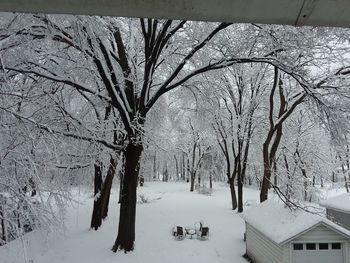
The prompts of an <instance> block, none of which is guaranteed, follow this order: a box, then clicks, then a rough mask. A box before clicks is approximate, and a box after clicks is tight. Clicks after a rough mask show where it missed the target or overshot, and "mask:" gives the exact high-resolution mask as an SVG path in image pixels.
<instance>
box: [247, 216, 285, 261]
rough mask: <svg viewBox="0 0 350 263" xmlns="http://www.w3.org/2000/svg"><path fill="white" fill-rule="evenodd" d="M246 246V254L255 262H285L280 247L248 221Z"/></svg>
mask: <svg viewBox="0 0 350 263" xmlns="http://www.w3.org/2000/svg"><path fill="white" fill-rule="evenodd" d="M246 246H247V254H248V256H249V257H250V258H252V259H253V260H254V262H256V263H285V262H283V252H282V248H281V247H280V246H279V245H277V244H276V243H274V242H273V241H272V240H270V239H269V238H267V237H266V236H265V235H263V234H261V233H260V232H259V231H258V230H256V229H255V228H253V227H252V226H251V225H249V224H248V223H246ZM286 263H287V262H286Z"/></svg>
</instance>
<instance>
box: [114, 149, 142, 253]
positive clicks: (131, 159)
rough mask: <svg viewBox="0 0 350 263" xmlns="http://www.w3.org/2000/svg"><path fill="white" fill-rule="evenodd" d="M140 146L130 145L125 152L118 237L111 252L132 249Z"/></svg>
mask: <svg viewBox="0 0 350 263" xmlns="http://www.w3.org/2000/svg"><path fill="white" fill-rule="evenodd" d="M142 150H143V147H142V144H137V145H135V144H132V143H130V144H129V145H128V146H127V147H126V150H125V171H124V176H123V182H122V183H123V188H122V196H121V202H120V214H119V227H118V236H117V239H116V240H115V243H114V245H113V248H112V251H113V252H116V251H117V250H122V249H123V250H124V251H125V252H128V251H132V250H133V249H134V241H135V220H136V190H137V179H138V174H139V170H140V167H139V162H140V157H141V153H142Z"/></svg>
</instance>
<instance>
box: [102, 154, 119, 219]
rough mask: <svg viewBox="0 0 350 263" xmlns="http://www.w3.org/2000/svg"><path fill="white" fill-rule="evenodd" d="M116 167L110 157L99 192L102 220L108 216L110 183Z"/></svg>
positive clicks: (114, 160) (115, 163)
mask: <svg viewBox="0 0 350 263" xmlns="http://www.w3.org/2000/svg"><path fill="white" fill-rule="evenodd" d="M116 166H117V162H116V159H114V158H113V157H112V156H111V158H110V163H109V168H108V171H107V175H106V179H105V181H104V183H103V186H102V191H101V217H102V219H105V218H106V217H107V216H108V206H109V198H110V195H111V189H112V183H113V178H114V175H115V169H116Z"/></svg>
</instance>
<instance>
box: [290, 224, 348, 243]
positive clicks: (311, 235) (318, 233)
mask: <svg viewBox="0 0 350 263" xmlns="http://www.w3.org/2000/svg"><path fill="white" fill-rule="evenodd" d="M346 240H348V239H347V238H345V237H344V236H342V235H340V234H338V233H337V232H335V231H333V230H332V229H329V228H328V227H326V226H324V225H319V226H317V227H315V228H314V229H312V230H310V231H308V232H306V233H305V234H303V235H301V236H299V237H297V238H295V239H294V240H293V242H297V241H310V242H316V243H319V242H330V241H346Z"/></svg>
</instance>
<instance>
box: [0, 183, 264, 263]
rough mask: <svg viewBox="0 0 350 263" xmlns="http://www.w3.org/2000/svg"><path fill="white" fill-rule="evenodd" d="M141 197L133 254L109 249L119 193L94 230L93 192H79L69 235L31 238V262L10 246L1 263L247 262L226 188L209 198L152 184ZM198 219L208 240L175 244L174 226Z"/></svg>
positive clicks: (1, 251) (249, 193)
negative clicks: (203, 225)
mask: <svg viewBox="0 0 350 263" xmlns="http://www.w3.org/2000/svg"><path fill="white" fill-rule="evenodd" d="M138 193H139V194H140V195H142V196H143V198H144V199H147V200H148V202H147V203H139V204H138V206H137V218H136V245H135V250H134V251H133V252H132V253H129V254H124V253H123V252H122V251H120V252H118V253H116V254H115V253H113V252H112V251H111V250H110V249H111V247H112V245H113V243H114V240H115V238H116V230H117V225H118V210H119V209H118V208H119V206H118V205H117V193H116V192H113V193H112V197H111V204H110V209H109V217H108V219H107V220H106V221H105V222H104V223H103V225H102V228H101V229H100V230H98V231H93V230H89V224H90V216H91V211H92V203H93V201H92V196H91V193H90V194H84V193H82V191H81V192H80V194H78V191H76V194H75V195H76V196H77V198H78V199H79V203H80V204H79V205H75V207H74V208H70V209H69V210H68V212H67V215H66V226H67V230H66V235H65V236H64V237H54V238H53V237H49V238H44V237H43V236H42V235H41V234H36V235H35V234H32V237H31V240H30V241H29V243H28V242H27V250H26V254H25V257H26V260H24V258H25V257H24V255H22V254H23V253H18V251H17V252H15V251H16V250H15V249H13V247H14V245H13V244H12V245H11V246H9V245H10V244H11V243H10V244H8V245H7V247H6V246H4V247H0V262H1V263H12V262H13V263H17V262H26V261H27V262H30V263H76V262H83V263H96V262H99V263H112V262H113V263H115V262H123V263H128V262H130V263H138V262H152V263H164V262H166V263H173V262H174V263H175V262H176V263H178V262H183V263H186V262H191V263H193V262H201V263H205V262H208V263H209V262H210V263H212V262H218V263H224V262H230V263H232V262H234V263H241V262H242V263H243V262H247V261H246V260H245V259H244V258H243V257H242V255H243V254H244V253H245V244H244V242H243V233H244V222H243V220H242V219H241V218H240V217H239V215H238V214H237V213H236V212H234V211H232V210H231V209H230V207H231V203H230V193H229V188H228V186H227V185H224V184H222V185H219V184H217V185H214V190H213V193H212V194H211V195H210V196H208V195H203V194H198V193H197V192H193V193H190V192H189V185H188V184H185V183H163V182H153V183H146V184H145V186H144V187H142V188H139V192H138ZM258 198H259V192H258V191H257V190H253V189H245V191H244V199H245V202H246V203H254V202H257V200H258ZM247 201H248V202H247ZM199 221H202V222H204V223H205V224H206V225H208V226H209V227H210V237H209V240H207V241H199V240H196V239H188V238H186V239H185V240H183V241H176V240H174V237H173V236H171V234H170V231H171V228H172V227H173V226H175V225H182V226H184V227H186V226H192V227H193V226H194V224H195V223H196V222H199ZM18 243H19V247H20V248H21V249H20V251H23V247H26V246H23V244H26V242H18ZM44 243H45V244H46V245H45V246H44V247H43V245H42V244H44ZM39 244H41V245H39ZM38 246H39V247H38ZM11 247H12V249H11Z"/></svg>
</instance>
